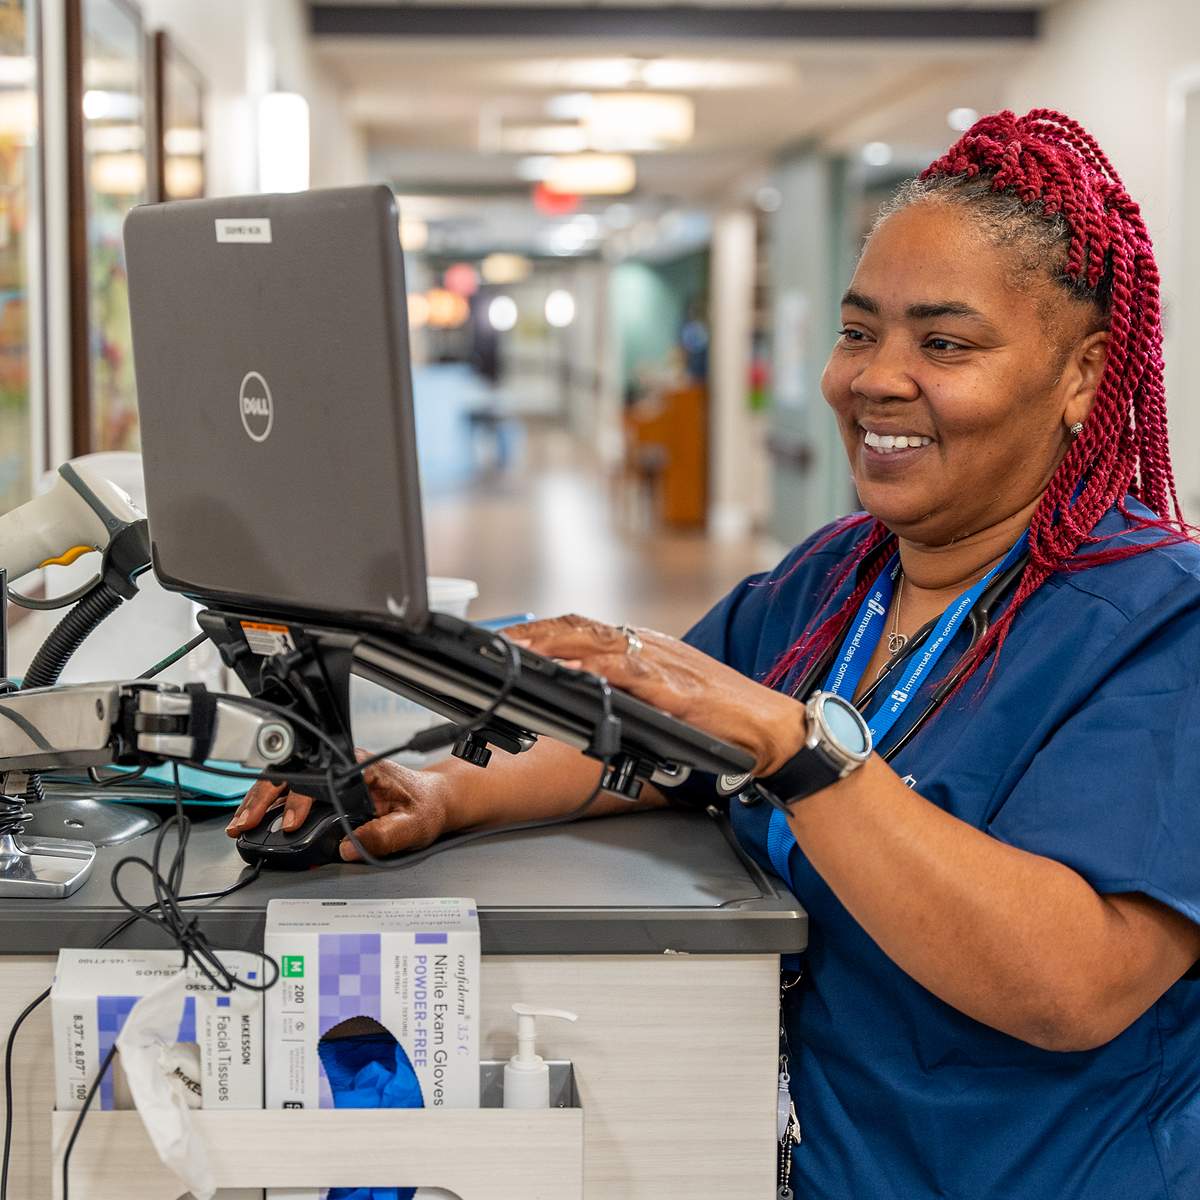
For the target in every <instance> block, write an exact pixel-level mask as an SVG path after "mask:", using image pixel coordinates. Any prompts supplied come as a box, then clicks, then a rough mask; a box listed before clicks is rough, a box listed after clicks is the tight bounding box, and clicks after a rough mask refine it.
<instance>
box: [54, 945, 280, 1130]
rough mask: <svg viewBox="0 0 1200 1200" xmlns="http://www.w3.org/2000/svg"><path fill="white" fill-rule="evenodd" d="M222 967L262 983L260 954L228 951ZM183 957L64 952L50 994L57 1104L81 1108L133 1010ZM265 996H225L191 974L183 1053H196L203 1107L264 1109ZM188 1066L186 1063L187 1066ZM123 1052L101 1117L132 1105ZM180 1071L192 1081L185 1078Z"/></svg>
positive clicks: (99, 1100) (105, 1088)
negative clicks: (263, 1000) (263, 1041)
mask: <svg viewBox="0 0 1200 1200" xmlns="http://www.w3.org/2000/svg"><path fill="white" fill-rule="evenodd" d="M221 961H222V962H223V963H224V964H225V965H226V967H228V968H229V969H230V970H231V971H233V972H235V973H236V974H237V975H238V976H240V977H241V978H243V979H249V980H256V981H257V980H259V979H260V978H261V973H262V970H263V965H262V959H260V958H259V957H258V955H257V954H246V953H243V952H241V951H236V950H223V951H222V952H221ZM179 963H180V953H179V951H178V950H60V951H59V952H58V966H57V969H56V970H55V973H54V986H53V987H52V988H51V989H50V1014H51V1015H50V1019H51V1022H52V1024H53V1027H54V1059H55V1071H54V1080H55V1106H56V1107H57V1108H58V1109H60V1110H77V1109H79V1108H81V1107H82V1104H83V1099H84V1097H85V1096H86V1095H87V1092H88V1089H89V1088H90V1087H91V1084H92V1081H93V1080H94V1079H95V1078H96V1074H97V1072H98V1071H99V1069H100V1064H101V1063H102V1062H103V1061H104V1058H105V1056H106V1055H107V1054H108V1052H109V1050H110V1049H111V1047H112V1046H113V1044H114V1043H115V1042H116V1039H117V1034H118V1033H119V1032H120V1031H121V1027H122V1026H123V1025H124V1023H125V1018H126V1017H127V1016H128V1015H129V1011H130V1010H131V1009H132V1008H133V1005H134V1003H135V1002H136V1001H137V1000H138V999H139V998H140V997H142V996H144V995H146V993H147V992H150V991H153V990H154V988H156V987H158V985H159V984H160V983H161V982H162V981H163V980H164V979H165V978H167V977H168V976H170V975H174V974H176V973H177V972H178V970H179ZM262 1030H263V1004H262V993H261V992H256V991H250V990H248V989H245V988H239V989H238V990H237V991H236V992H235V993H232V994H229V995H225V994H222V993H220V992H218V991H217V990H216V988H215V987H213V985H212V984H211V983H209V982H208V980H207V979H205V978H204V977H203V976H202V975H201V974H200V973H199V972H198V971H196V970H195V969H194V968H190V969H189V975H188V982H187V997H186V1000H185V1004H184V1009H183V1013H182V1016H181V1020H180V1044H181V1047H191V1048H192V1053H193V1054H196V1055H198V1057H197V1061H198V1063H199V1065H200V1076H199V1078H197V1079H194V1080H193V1081H192V1082H194V1083H196V1084H198V1085H199V1092H200V1099H201V1103H202V1105H203V1107H204V1108H209V1109H217V1110H221V1109H224V1110H229V1109H258V1108H262V1104H263V1046H262ZM183 1061H184V1060H183V1059H182V1058H181V1063H182V1062H183ZM120 1064H121V1056H120V1054H117V1055H116V1056H115V1057H114V1059H113V1062H112V1066H111V1068H110V1069H109V1071H108V1072H107V1073H106V1074H105V1076H104V1079H103V1080H102V1081H101V1084H100V1088H99V1090H98V1091H97V1093H96V1101H95V1104H96V1107H97V1109H99V1110H100V1111H106V1110H111V1109H118V1108H132V1107H133V1104H132V1099H131V1098H130V1097H129V1094H128V1084H127V1083H126V1081H125V1073H124V1071H123V1070H122V1069H121V1065H120ZM181 1074H183V1075H184V1077H185V1078H186V1077H187V1073H186V1071H184V1070H182V1069H181Z"/></svg>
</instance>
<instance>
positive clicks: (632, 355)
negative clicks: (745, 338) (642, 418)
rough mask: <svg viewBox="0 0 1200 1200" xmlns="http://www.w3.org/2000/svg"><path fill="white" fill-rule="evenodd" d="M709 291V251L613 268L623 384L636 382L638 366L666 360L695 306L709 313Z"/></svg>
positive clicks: (614, 311)
mask: <svg viewBox="0 0 1200 1200" xmlns="http://www.w3.org/2000/svg"><path fill="white" fill-rule="evenodd" d="M707 290H708V251H707V250H701V251H697V252H696V253H694V254H687V255H684V256H683V257H682V258H677V259H673V260H671V261H670V262H662V263H647V262H639V261H635V260H630V261H627V262H623V263H621V264H620V265H619V266H617V267H616V268H615V269H614V270H613V272H612V275H611V276H610V283H609V311H610V312H611V313H612V319H613V323H614V332H615V335H616V340H617V345H618V347H619V350H620V364H621V382H622V385H623V387H628V386H629V385H630V384H632V383H633V382H634V381H635V380H636V378H637V372H638V368H639V367H640V366H644V365H646V366H649V365H658V364H660V363H662V362H664V361H665V360H666V358H667V356H668V355H669V354H670V352H671V350H672V348H673V347H674V346H675V345H676V344H677V342H678V340H679V330H680V327H681V326H682V325H683V322H684V321H685V319H686V318H687V317H688V316H689V315H695V314H696V312H697V309H698V310H699V312H700V313H701V314H702V315H707V314H706V311H705V310H706V309H707V304H706V301H705V297H706V295H707ZM689 305H690V306H691V309H690V310H689Z"/></svg>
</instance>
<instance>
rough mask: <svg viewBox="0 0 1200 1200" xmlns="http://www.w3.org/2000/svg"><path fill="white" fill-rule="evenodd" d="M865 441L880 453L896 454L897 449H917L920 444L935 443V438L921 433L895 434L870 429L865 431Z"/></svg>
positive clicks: (928, 444)
mask: <svg viewBox="0 0 1200 1200" xmlns="http://www.w3.org/2000/svg"><path fill="white" fill-rule="evenodd" d="M863 441H864V442H865V443H866V444H867V445H868V446H870V448H871V449H872V450H876V451H878V452H879V453H880V454H894V453H895V452H896V451H897V450H915V449H917V448H918V447H920V446H931V445H933V438H930V437H923V436H922V435H921V434H919V433H909V434H903V433H902V434H900V435H899V436H893V435H892V434H890V433H883V434H880V433H872V432H871V431H870V430H866V431H865V434H864V437H863Z"/></svg>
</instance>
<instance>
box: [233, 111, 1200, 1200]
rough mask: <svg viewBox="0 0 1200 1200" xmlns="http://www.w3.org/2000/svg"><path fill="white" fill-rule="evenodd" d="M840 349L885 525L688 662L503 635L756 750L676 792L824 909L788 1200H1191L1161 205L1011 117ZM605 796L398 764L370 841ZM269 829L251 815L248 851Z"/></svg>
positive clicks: (1194, 1030)
mask: <svg viewBox="0 0 1200 1200" xmlns="http://www.w3.org/2000/svg"><path fill="white" fill-rule="evenodd" d="M842 320H843V328H842V330H841V332H840V334H839V337H838V341H837V343H836V344H835V346H834V347H833V349H832V352H831V355H830V359H829V364H828V367H827V368H826V371H825V374H824V379H823V391H824V394H825V398H826V400H827V401H828V403H829V404H830V405H831V406H832V408H833V410H834V412H835V413H836V415H837V418H838V421H839V424H840V427H841V432H842V437H843V440H844V443H845V449H846V453H847V457H848V459H849V463H850V468H851V471H852V472H853V475H854V480H855V484H856V485H857V488H858V493H859V496H860V498H861V500H862V503H863V506H864V508H865V510H866V511H865V512H862V513H857V514H854V515H851V516H849V517H846V518H844V519H843V520H841V521H839V522H836V523H835V524H834V525H832V526H830V527H829V528H827V529H824V530H820V531H818V532H817V533H816V534H814V535H813V536H812V537H811V538H810V539H809V540H808V541H807V542H805V543H804V544H803V545H801V546H799V547H797V549H796V550H794V551H793V552H792V553H791V554H790V555H788V557H787V558H786V559H785V560H784V561H783V562H782V563H781V564H780V565H779V567H777V568H776V570H775V571H773V572H771V573H769V574H767V575H764V576H759V577H752V578H750V579H747V580H745V581H743V583H742V584H740V585H739V586H738V587H736V588H735V589H734V590H733V591H732V592H731V593H730V594H729V595H728V596H727V597H726V598H725V599H724V600H722V601H721V602H720V603H719V604H718V605H717V606H716V607H715V608H713V609H712V611H711V612H709V613H708V615H707V616H705V617H704V618H703V619H702V620H701V621H700V622H699V624H698V625H696V627H695V628H694V629H692V630H691V631H690V632H689V633H688V634H687V635H686V636H685V638H684V639H683V640H682V641H677V640H675V639H673V638H669V637H665V636H663V635H662V634H657V633H654V632H652V631H650V630H642V629H638V630H629V629H625V628H612V627H610V626H606V625H602V624H599V623H598V622H595V621H590V620H588V619H586V618H584V617H578V616H570V617H561V618H558V619H555V620H549V621H540V622H536V623H534V624H530V625H525V626H519V627H514V628H513V629H511V630H510V631H508V632H509V634H510V635H511V637H512V639H513V640H514V641H517V642H518V643H519V644H521V645H524V646H529V647H531V648H532V649H534V650H536V651H539V652H541V653H543V654H548V655H551V656H553V657H556V658H559V659H563V660H566V661H568V662H570V663H572V664H575V665H578V666H581V667H583V668H585V669H588V670H591V671H595V672H597V673H600V674H603V675H605V676H607V677H608V679H609V680H610V681H611V682H612V684H613V685H614V686H616V687H620V688H623V689H626V690H627V691H629V692H631V693H633V694H635V695H637V696H639V697H641V698H642V699H644V700H646V701H648V702H649V703H652V704H654V705H657V706H658V707H660V708H662V709H664V710H666V711H667V712H670V713H672V714H674V715H676V716H678V717H680V718H682V719H683V720H685V721H688V722H690V723H692V724H694V725H696V726H698V727H700V728H703V729H705V730H707V731H709V732H710V733H712V734H714V735H716V736H718V737H721V738H724V739H726V740H728V741H731V742H735V743H738V744H740V745H742V746H744V747H745V748H746V749H747V750H748V751H750V753H751V754H752V755H753V757H754V760H755V769H754V772H753V778H752V779H747V778H741V779H738V780H731V779H723V780H721V781H714V780H712V779H711V778H710V779H696V778H693V779H691V780H689V781H688V783H687V784H685V785H684V786H683V787H681V788H678V789H675V793H674V795H675V797H676V800H675V802H676V803H679V802H680V797H682V800H683V801H685V802H694V803H696V804H698V805H712V804H716V803H723V802H726V797H727V796H728V794H729V793H733V794H734V795H736V797H737V798H736V800H734V801H733V802H730V803H729V815H730V820H731V823H732V825H733V827H734V830H735V832H736V834H737V836H738V838H739V840H740V841H741V843H742V844H743V846H744V847H745V849H746V850H747V852H748V853H749V854H751V855H752V856H753V857H754V858H755V859H756V860H757V861H758V862H759V863H760V865H761V866H762V867H763V869H764V870H768V871H774V872H776V873H777V874H778V875H779V876H780V877H781V878H782V879H783V880H784V881H786V883H787V884H788V886H789V887H791V889H792V890H793V891H794V892H795V894H796V896H798V897H799V899H800V900H801V901H802V902H803V904H804V907H805V908H806V909H807V911H808V913H809V917H810V924H809V936H810V941H809V949H808V953H807V958H806V961H805V963H804V964H803V973H802V975H801V977H800V979H799V981H798V983H797V982H796V981H795V980H794V979H793V980H791V982H792V983H794V984H795V986H789V987H787V988H786V989H785V992H784V1001H783V1004H784V1013H783V1015H784V1024H785V1028H786V1031H787V1035H786V1038H785V1042H784V1045H783V1047H782V1048H781V1050H782V1054H783V1055H784V1056H785V1057H784V1059H783V1062H784V1065H785V1066H786V1068H787V1070H786V1073H785V1072H781V1087H785V1086H788V1085H790V1088H791V1094H792V1099H793V1101H794V1106H795V1110H796V1113H797V1114H798V1119H799V1126H800V1127H801V1128H802V1132H803V1136H802V1137H801V1136H800V1129H798V1128H797V1125H796V1122H795V1121H789V1122H786V1130H785V1131H784V1133H783V1135H782V1138H781V1160H780V1172H781V1175H780V1184H781V1191H780V1194H781V1195H784V1194H792V1193H791V1192H785V1191H784V1190H783V1189H784V1188H791V1189H793V1191H794V1193H795V1194H797V1195H804V1196H813V1197H822V1198H824V1200H850V1198H854V1200H860V1198H866V1197H870V1198H871V1200H951V1198H952V1200H974V1198H976V1197H981V1196H997V1197H1004V1200H1046V1198H1047V1197H1056V1198H1057V1200H1131V1198H1133V1197H1136V1198H1137V1200H1184V1198H1185V1197H1187V1198H1189V1200H1191V1198H1193V1197H1195V1196H1200V983H1197V982H1195V981H1193V979H1192V973H1193V968H1194V967H1195V964H1196V963H1197V960H1198V959H1200V872H1198V871H1197V870H1196V862H1197V858H1198V855H1200V805H1198V804H1197V803H1196V780H1197V779H1198V778H1200V736H1198V733H1200V547H1198V546H1197V545H1196V544H1195V542H1194V541H1192V540H1191V537H1190V531H1189V529H1188V527H1187V526H1186V525H1185V524H1184V522H1183V518H1182V514H1181V513H1180V511H1179V509H1178V505H1177V503H1176V501H1175V497H1174V485H1173V483H1172V476H1171V466H1170V458H1169V454H1168V448H1167V439H1166V424H1165V408H1164V398H1163V386H1162V355H1161V349H1160V347H1161V337H1162V331H1161V327H1160V317H1159V298H1158V274H1157V270H1156V268H1155V264H1154V259H1153V255H1152V252H1151V249H1150V243H1149V239H1148V237H1147V235H1146V230H1145V227H1144V225H1143V224H1142V221H1141V218H1140V216H1139V214H1138V210H1137V206H1136V205H1135V204H1134V203H1133V201H1132V200H1131V199H1130V198H1129V196H1128V195H1127V194H1126V192H1125V190H1124V187H1123V185H1122V184H1121V182H1120V180H1119V179H1118V177H1117V175H1116V173H1115V171H1114V170H1113V168H1112V165H1111V164H1110V163H1109V162H1108V160H1107V159H1106V158H1105V157H1104V155H1103V153H1102V152H1101V151H1100V150H1099V148H1098V147H1097V146H1096V144H1095V142H1094V141H1093V140H1092V139H1091V138H1090V137H1089V136H1088V135H1087V134H1086V133H1085V132H1084V131H1083V130H1082V129H1080V127H1079V126H1078V125H1077V124H1075V122H1073V121H1071V120H1070V119H1068V118H1066V117H1063V116H1061V115H1059V114H1056V113H1051V112H1047V111H1044V110H1038V111H1035V112H1033V113H1030V114H1028V115H1027V116H1025V117H1022V118H1017V117H1015V116H1014V115H1013V114H1012V113H1007V112H1006V113H1000V114H997V115H994V116H990V117H985V118H984V119H982V120H981V121H979V122H978V123H977V124H976V125H975V126H973V127H972V128H971V129H970V130H968V131H967V133H966V134H965V135H964V136H963V138H962V139H961V140H960V141H959V142H958V143H957V144H956V145H955V146H954V147H953V148H952V149H951V150H950V152H949V153H948V154H947V155H946V157H944V158H943V159H940V160H939V161H938V162H936V163H934V164H933V166H932V167H931V168H930V169H929V171H928V172H926V174H925V176H924V177H923V178H922V180H920V181H918V182H916V183H914V184H913V185H911V186H909V187H907V188H905V189H903V190H902V192H901V193H900V194H899V195H898V197H897V198H896V200H895V202H894V203H893V204H892V205H891V206H890V207H889V208H888V209H887V210H886V211H885V213H884V215H883V217H882V218H881V220H880V222H879V224H878V225H877V227H876V228H875V230H874V231H873V233H872V234H871V236H870V238H869V239H868V241H867V244H866V247H865V249H864V251H863V254H862V258H861V260H860V262H859V264H858V267H857V269H856V271H855V273H854V278H853V279H852V280H851V281H850V286H849V290H848V291H847V292H846V294H845V296H844V298H843V306H842ZM992 617H994V620H993V619H991V618H992ZM885 633H887V634H888V636H887V637H885V636H884V634H885ZM980 668H986V669H982V670H981V669H980ZM595 780H596V766H595V764H594V763H592V762H590V761H589V760H587V759H585V758H583V757H582V756H580V755H579V754H578V753H576V752H575V751H570V750H567V749H566V748H564V747H558V746H554V745H552V744H549V743H539V745H538V746H537V747H536V748H535V749H534V750H533V751H531V752H529V753H528V754H525V755H522V756H520V758H518V759H513V760H510V761H508V762H503V763H500V764H497V765H493V766H492V767H491V768H490V769H489V770H488V771H487V772H486V773H483V772H473V771H472V768H470V767H464V766H463V765H462V764H461V763H457V762H454V763H451V764H447V765H444V766H439V767H437V768H434V769H431V770H430V771H427V772H423V773H414V772H405V771H404V770H403V769H402V768H400V767H396V766H393V765H391V764H380V765H379V767H378V768H377V775H376V777H375V778H373V779H372V778H371V777H368V781H369V783H370V785H371V790H372V794H373V796H374V798H375V802H376V806H377V808H378V810H379V812H380V816H379V818H378V820H376V821H374V822H371V823H369V824H367V825H365V826H363V827H362V828H361V829H360V830H359V831H358V832H359V836H360V837H361V838H362V840H363V842H364V843H365V844H367V846H368V847H369V849H371V850H372V851H373V852H375V853H386V852H393V851H397V850H401V849H405V848H408V847H412V846H417V845H423V844H426V843H427V842H428V841H430V840H433V839H434V838H436V837H437V836H439V835H440V834H441V833H443V832H445V831H448V830H451V829H457V828H466V827H472V826H484V825H489V824H495V823H500V822H504V821H507V820H511V819H517V818H532V817H543V816H553V815H556V814H561V813H565V812H569V811H570V810H571V809H572V808H573V807H575V806H576V805H578V804H579V803H580V802H581V800H582V799H583V798H584V797H586V796H587V795H588V793H589V791H590V789H591V788H592V786H593V784H594V783H595ZM642 795H643V798H642V801H641V803H642V804H643V805H645V806H652V805H661V804H664V803H667V799H666V797H665V796H664V795H663V794H661V793H660V792H658V791H657V790H656V789H654V788H653V787H651V786H647V787H646V788H645V790H644V791H643V794H642ZM278 799H279V794H278V790H277V789H272V788H271V787H270V785H261V786H259V787H256V788H255V790H254V791H252V792H251V794H250V796H249V797H247V801H246V803H245V804H244V805H243V808H242V810H241V812H240V813H239V820H238V822H237V823H236V824H235V826H234V829H233V832H235V833H236V832H238V831H239V830H240V829H242V828H245V826H246V825H247V824H252V823H254V822H256V821H258V820H260V819H261V817H262V815H263V813H264V812H265V811H266V809H267V808H268V807H269V806H270V805H271V804H272V803H274V802H276V801H277V800H278ZM285 803H286V805H287V807H288V809H289V810H290V812H291V819H292V820H293V821H295V820H297V819H299V818H300V817H301V816H302V815H303V813H304V812H305V811H306V810H307V805H308V802H307V801H306V800H304V799H303V798H300V797H294V796H293V797H290V798H287V799H286V801H285ZM615 803H616V802H608V803H605V804H602V805H600V806H598V809H599V811H613V810H614V808H613V806H614V804H615ZM346 855H347V857H349V856H350V854H349V852H348V851H347V852H346ZM680 1042H681V1052H685V1051H684V1046H685V1044H686V1039H685V1038H684V1037H683V1036H681V1039H680ZM686 1052H688V1053H691V1052H694V1051H693V1050H692V1049H690V1048H689V1049H687V1050H686Z"/></svg>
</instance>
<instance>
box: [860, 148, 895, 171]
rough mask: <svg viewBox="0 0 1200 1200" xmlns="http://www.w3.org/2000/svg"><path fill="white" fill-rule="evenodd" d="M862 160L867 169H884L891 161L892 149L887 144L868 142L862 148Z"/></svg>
mask: <svg viewBox="0 0 1200 1200" xmlns="http://www.w3.org/2000/svg"><path fill="white" fill-rule="evenodd" d="M862 159H863V162H865V163H866V164H867V166H869V167H886V166H887V165H888V163H890V162H891V161H892V148H891V146H889V145H888V144H887V142H868V143H867V144H866V145H865V146H864V147H863V148H862Z"/></svg>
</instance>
